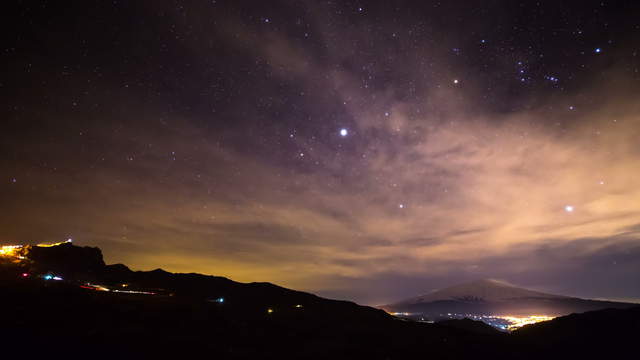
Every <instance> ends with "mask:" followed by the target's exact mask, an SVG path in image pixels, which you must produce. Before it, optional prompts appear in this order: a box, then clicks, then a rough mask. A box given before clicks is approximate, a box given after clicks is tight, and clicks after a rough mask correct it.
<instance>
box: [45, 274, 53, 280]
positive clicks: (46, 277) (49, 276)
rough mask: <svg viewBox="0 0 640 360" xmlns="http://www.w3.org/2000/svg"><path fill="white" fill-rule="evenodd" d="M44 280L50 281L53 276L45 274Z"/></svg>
mask: <svg viewBox="0 0 640 360" xmlns="http://www.w3.org/2000/svg"><path fill="white" fill-rule="evenodd" d="M44 279H45V280H51V279H53V275H50V274H47V275H45V276H44Z"/></svg>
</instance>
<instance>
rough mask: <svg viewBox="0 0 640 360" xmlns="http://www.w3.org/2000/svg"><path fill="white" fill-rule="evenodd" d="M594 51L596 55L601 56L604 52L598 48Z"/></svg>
mask: <svg viewBox="0 0 640 360" xmlns="http://www.w3.org/2000/svg"><path fill="white" fill-rule="evenodd" d="M594 51H595V53H596V54H600V53H601V52H602V49H601V48H596V49H595V50H594Z"/></svg>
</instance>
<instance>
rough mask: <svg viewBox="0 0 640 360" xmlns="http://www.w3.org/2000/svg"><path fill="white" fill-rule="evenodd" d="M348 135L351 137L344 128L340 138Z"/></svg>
mask: <svg viewBox="0 0 640 360" xmlns="http://www.w3.org/2000/svg"><path fill="white" fill-rule="evenodd" d="M347 135H349V130H347V129H344V128H342V129H340V136H342V137H345V136H347Z"/></svg>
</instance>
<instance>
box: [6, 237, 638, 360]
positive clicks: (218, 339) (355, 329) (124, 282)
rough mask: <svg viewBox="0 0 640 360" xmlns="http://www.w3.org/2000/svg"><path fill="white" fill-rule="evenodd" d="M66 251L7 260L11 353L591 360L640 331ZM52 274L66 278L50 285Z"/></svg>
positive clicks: (622, 323)
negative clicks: (107, 260) (508, 324)
mask: <svg viewBox="0 0 640 360" xmlns="http://www.w3.org/2000/svg"><path fill="white" fill-rule="evenodd" d="M60 246H62V247H61V248H57V247H49V248H39V249H38V250H35V248H33V249H27V250H28V252H27V257H28V259H24V261H21V262H19V263H16V262H12V261H7V262H3V263H2V265H0V285H1V286H0V305H1V306H2V309H3V310H4V311H3V317H2V326H1V327H0V338H2V339H3V344H4V346H3V351H2V354H3V356H5V357H7V358H12V357H14V356H17V357H19V358H25V359H31V358H44V357H46V358H66V359H80V358H82V359H85V358H92V359H94V358H105V359H106V358H108V359H120V358H126V359H130V358H136V359H163V358H187V359H190V358H212V359H213V358H215V359H327V358H331V359H360V358H366V359H415V358H418V357H421V358H425V357H428V358H437V359H469V358H474V359H484V358H498V357H499V358H518V359H540V358H545V359H554V358H575V356H570V355H571V354H574V355H575V354H579V355H582V356H583V358H586V357H587V356H588V355H589V354H605V353H607V352H608V353H609V354H623V353H624V352H631V351H635V347H636V345H635V341H634V339H635V336H636V335H637V333H638V332H639V330H640V329H639V328H638V323H639V319H640V309H639V308H634V309H627V310H605V311H597V312H592V313H586V314H579V315H571V316H567V317H563V318H558V319H555V320H553V321H550V322H546V323H540V324H536V325H533V326H528V327H526V328H524V329H522V330H519V331H516V332H514V333H512V334H507V333H500V332H496V331H493V330H492V329H490V328H487V327H486V326H484V325H483V324H479V323H478V322H474V321H471V320H468V319H467V320H459V321H448V322H444V323H442V324H439V323H436V324H427V323H420V322H413V321H406V320H401V319H398V318H395V317H393V316H390V315H389V314H387V313H385V312H383V311H382V310H379V309H374V308H371V307H367V306H360V305H357V304H355V303H352V302H347V301H337V300H329V299H323V298H320V297H318V296H315V295H312V294H308V293H304V292H299V291H294V290H289V289H285V288H282V287H279V286H276V285H273V284H270V283H250V284H243V283H238V282H235V281H232V280H229V279H226V278H223V277H216V276H205V275H200V274H172V273H169V272H166V271H163V270H160V269H158V270H154V271H146V272H144V271H132V270H130V269H129V268H127V267H126V266H125V265H122V264H116V265H104V261H103V260H102V256H101V253H100V251H99V250H98V249H95V248H78V247H75V246H73V245H71V244H68V245H65V244H63V245H60ZM32 250H35V252H32ZM34 254H35V255H34ZM85 257H86V258H85ZM45 272H47V273H48V272H55V273H56V275H58V276H60V277H62V278H64V280H60V281H53V280H45V279H44V278H43V277H42V275H43V274H44V273H45ZM98 285H100V286H104V287H105V288H109V289H111V290H112V291H98V290H96V289H97V287H94V286H98ZM125 289H135V290H140V291H141V292H139V293H128V292H125V291H126V290H125ZM508 291H511V290H508ZM150 294H153V295H150ZM476 295H477V294H476ZM456 296H457V295H456ZM488 297H489V295H486V296H485V298H488ZM485 298H483V299H485ZM465 299H466V298H465ZM477 300H478V299H475V298H474V299H472V300H471V301H477ZM464 301H468V299H466V300H464ZM581 339H586V341H587V343H581Z"/></svg>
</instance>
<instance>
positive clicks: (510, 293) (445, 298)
mask: <svg viewBox="0 0 640 360" xmlns="http://www.w3.org/2000/svg"><path fill="white" fill-rule="evenodd" d="M636 305H637V304H632V303H623V302H614V301H600V300H590V299H581V298H576V297H570V296H562V295H555V294H548V293H544V292H539V291H534V290H529V289H524V288H519V287H516V286H513V285H511V284H508V283H506V282H503V281H499V280H493V279H482V280H477V281H472V282H469V283H464V284H459V285H454V286H450V287H447V288H443V289H440V290H435V291H432V292H430V293H427V294H425V295H422V296H417V297H413V298H410V299H406V300H402V301H399V302H396V303H393V304H388V305H383V306H381V308H382V309H384V310H386V311H388V312H393V313H409V314H415V315H421V316H424V317H429V318H431V319H440V318H446V317H448V316H450V315H448V314H462V315H506V314H508V315H516V316H529V315H534V314H544V315H548V316H554V317H555V316H562V315H568V314H571V313H582V312H586V311H591V310H600V309H607V308H618V309H620V308H629V307H633V306H636Z"/></svg>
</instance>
